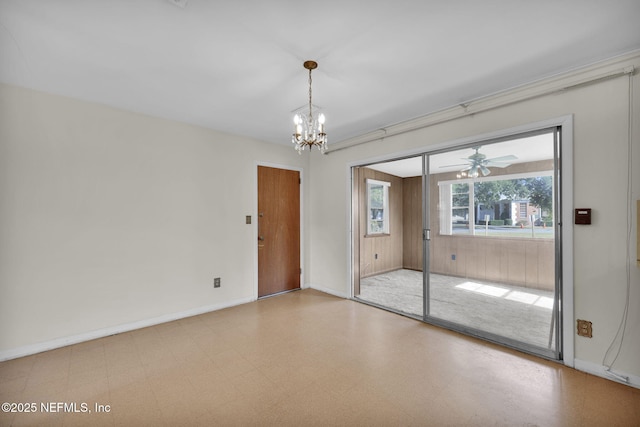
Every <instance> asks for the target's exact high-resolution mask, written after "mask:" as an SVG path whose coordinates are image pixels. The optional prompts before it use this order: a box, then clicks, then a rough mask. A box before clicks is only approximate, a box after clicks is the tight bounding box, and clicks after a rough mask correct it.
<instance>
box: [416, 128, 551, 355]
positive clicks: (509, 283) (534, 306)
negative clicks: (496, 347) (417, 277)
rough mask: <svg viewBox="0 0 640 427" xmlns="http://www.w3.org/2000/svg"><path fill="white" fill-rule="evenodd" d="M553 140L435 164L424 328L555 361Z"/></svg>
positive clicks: (478, 149) (479, 149) (533, 138)
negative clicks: (438, 326) (429, 325)
mask: <svg viewBox="0 0 640 427" xmlns="http://www.w3.org/2000/svg"><path fill="white" fill-rule="evenodd" d="M556 147H557V140H556V132H555V130H549V131H547V132H545V133H542V134H535V135H529V136H523V137H517V138H514V139H510V140H503V141H500V142H493V143H486V142H485V143H478V144H477V145H473V146H466V147H464V148H459V149H455V150H451V151H447V152H442V153H438V154H432V155H430V156H429V160H428V161H429V164H428V171H429V174H428V182H429V185H428V192H427V194H428V195H427V196H426V197H428V205H429V207H428V212H426V213H425V217H426V218H427V221H428V224H429V229H430V241H429V243H428V246H429V249H428V252H429V259H428V265H429V273H428V275H427V277H426V281H427V283H428V292H427V294H428V298H429V300H428V302H427V307H428V313H426V319H425V320H428V321H432V322H434V323H443V324H446V325H448V326H453V327H454V328H455V329H460V330H463V331H467V332H471V333H473V334H475V335H479V336H483V337H486V338H489V339H492V340H495V341H499V342H503V343H505V344H508V345H511V346H515V347H519V348H523V349H526V350H530V351H534V352H536V353H539V354H541V355H545V356H548V357H556V355H557V345H558V340H557V331H558V327H557V325H558V322H557V318H558V310H557V307H558V304H557V301H558V298H557V295H558V292H557V280H556V274H555V271H556V268H555V263H556V246H557V245H556V243H557V242H556V230H555V227H554V225H555V224H557V223H558V221H556V220H555V218H556V216H557V208H556V206H555V202H554V200H555V196H556V194H555V187H556V184H557V182H556V181H557V174H556V172H557V171H556V164H557V162H556V151H557V150H556Z"/></svg>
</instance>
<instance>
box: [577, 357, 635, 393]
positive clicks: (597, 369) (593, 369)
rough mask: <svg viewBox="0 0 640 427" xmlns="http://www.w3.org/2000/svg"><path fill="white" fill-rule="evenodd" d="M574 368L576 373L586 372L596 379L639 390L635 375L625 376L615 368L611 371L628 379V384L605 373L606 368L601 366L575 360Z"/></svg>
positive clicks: (625, 374)
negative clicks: (603, 379) (600, 378)
mask: <svg viewBox="0 0 640 427" xmlns="http://www.w3.org/2000/svg"><path fill="white" fill-rule="evenodd" d="M574 362H575V366H574V368H575V369H577V370H578V371H582V372H586V373H588V374H591V375H595V376H598V377H602V378H605V379H608V380H611V381H615V382H617V383H620V384H625V385H629V386H631V387H635V388H640V377H639V376H637V375H631V374H627V373H626V372H620V371H617V370H616V369H615V368H614V369H612V372H614V373H615V374H616V375H617V376H622V377H627V378H628V379H629V381H628V382H625V381H622V380H621V379H620V378H616V377H615V376H613V375H611V374H610V373H608V372H607V371H606V368H605V367H604V366H602V365H599V364H597V363H593V362H587V361H585V360H580V359H575V360H574Z"/></svg>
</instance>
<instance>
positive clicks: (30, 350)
mask: <svg viewBox="0 0 640 427" xmlns="http://www.w3.org/2000/svg"><path fill="white" fill-rule="evenodd" d="M252 301H255V298H241V299H237V300H232V301H227V302H224V303H221V304H213V305H207V306H203V307H197V308H193V309H190V310H185V311H181V312H178V313H169V314H165V315H162V316H158V317H153V318H151V319H144V320H139V321H137V322H132V323H125V324H122V325H117V326H112V327H108V328H103V329H98V330H95V331H90V332H85V333H82V334H78V335H71V336H68V337H62V338H56V339H54V340H51V341H45V342H40V343H36V344H29V345H25V346H22V347H17V348H12V349H9V350H3V351H0V362H2V361H5V360H10V359H16V358H18V357H23V356H29V355H32V354H36V353H41V352H43V351H48V350H53V349H56V348H60V347H65V346H68V345H72V344H78V343H81V342H84V341H90V340H94V339H98V338H104V337H108V336H110V335H115V334H120V333H123V332H129V331H133V330H136V329H142V328H146V327H149V326H154V325H159V324H161V323H167V322H172V321H174V320H179V319H184V318H186V317H191V316H197V315H199V314H204V313H209V312H212V311H217V310H222V309H224V308H229V307H233V306H236V305H241V304H246V303H248V302H252Z"/></svg>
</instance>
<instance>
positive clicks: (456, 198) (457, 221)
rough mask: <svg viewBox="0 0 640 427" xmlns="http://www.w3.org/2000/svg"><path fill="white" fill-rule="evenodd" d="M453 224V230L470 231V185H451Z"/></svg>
mask: <svg viewBox="0 0 640 427" xmlns="http://www.w3.org/2000/svg"><path fill="white" fill-rule="evenodd" d="M451 222H452V228H453V229H459V230H468V229H469V184H468V183H461V184H452V185H451Z"/></svg>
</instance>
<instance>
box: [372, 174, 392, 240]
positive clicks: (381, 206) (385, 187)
mask: <svg viewBox="0 0 640 427" xmlns="http://www.w3.org/2000/svg"><path fill="white" fill-rule="evenodd" d="M390 186H391V183H390V182H385V181H376V180H375V179H367V234H389V187H390Z"/></svg>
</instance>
